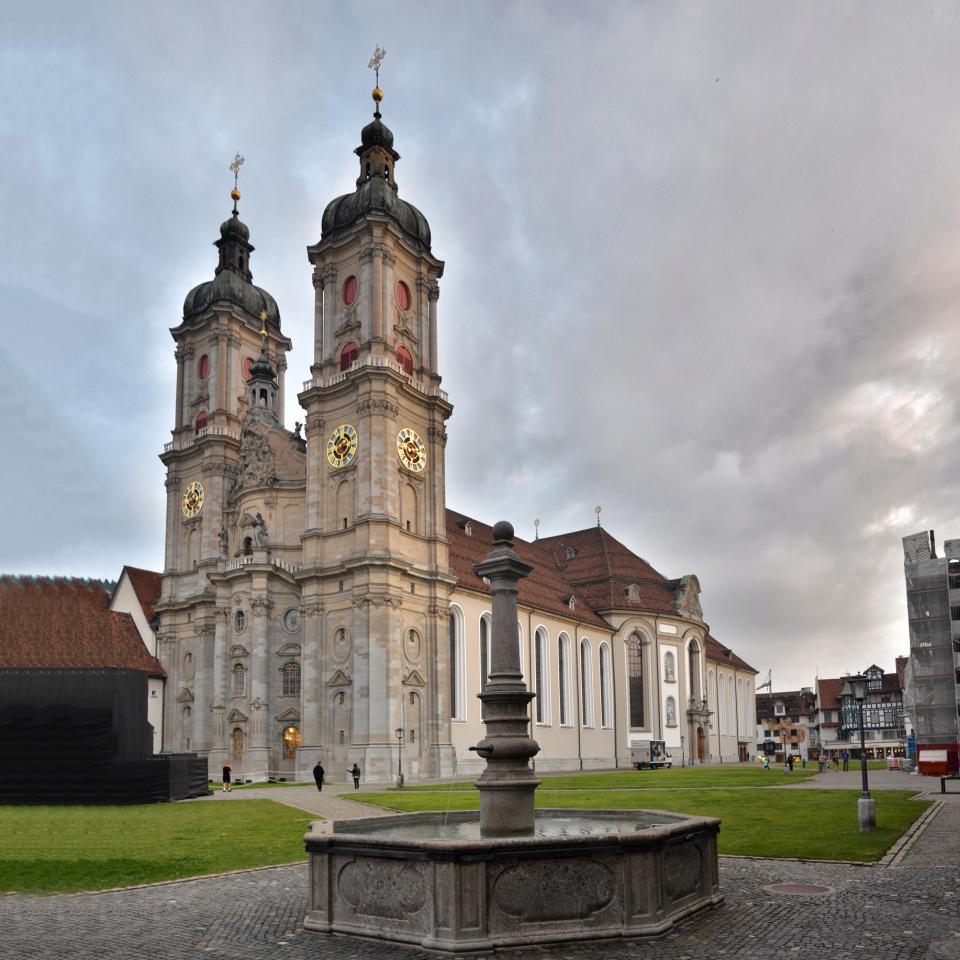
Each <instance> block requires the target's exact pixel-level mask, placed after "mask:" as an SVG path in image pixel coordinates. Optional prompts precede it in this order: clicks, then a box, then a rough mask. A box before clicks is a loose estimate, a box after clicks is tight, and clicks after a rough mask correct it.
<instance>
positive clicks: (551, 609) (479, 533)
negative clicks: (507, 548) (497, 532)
mask: <svg viewBox="0 0 960 960" xmlns="http://www.w3.org/2000/svg"><path fill="white" fill-rule="evenodd" d="M467 523H469V524H470V528H471V535H470V536H468V535H467V532H466V525H467ZM447 539H448V540H449V541H450V566H451V567H452V568H453V572H454V573H455V574H456V576H457V579H458V580H459V581H460V586H461V587H464V588H465V589H467V590H476V591H478V592H480V593H489V592H490V588H489V587H488V586H487V585H486V584H485V583H484V582H483V581H482V580H481V579H480V578H479V577H478V576H477V575H476V574H475V573H474V572H473V565H474V564H475V563H479V562H480V561H481V560H482V559H483V558H484V557H485V556H486V555H487V554H488V553H489V552H490V548H491V547H492V546H493V528H492V527H489V526H488V525H487V524H485V523H481V522H480V521H479V520H473V519H471V518H470V517H466V516H464V515H463V514H462V513H456V512H455V511H453V510H448V511H447ZM513 548H514V550H516V551H517V554H518V555H519V556H520V559H521V560H523V561H524V562H525V563H529V564H530V565H531V566H532V567H533V572H532V573H531V574H530V576H529V577H526V578H524V579H523V580H521V581H520V584H519V587H520V592H519V593H518V594H517V602H518V603H522V604H525V605H527V606H529V607H535V608H536V609H538V610H544V611H546V612H548V613H555V614H557V616H560V617H565V618H566V619H569V620H579V621H582V622H583V623H592V624H594V625H595V626H602V627H606V628H607V629H608V630H609V629H610V624H609V623H607V621H606V620H604V619H603V618H602V617H601V616H599V615H598V614H597V613H596V611H595V610H594V609H593V608H592V607H591V606H590V604H589V603H587V601H586V600H585V599H584V597H583V595H582V594H581V593H580V592H579V591H578V590H577V589H576V588H575V587H573V586H572V585H571V584H570V583H569V582H568V581H567V580H566V579H564V577H563V575H562V574H561V573H560V571H559V570H558V569H557V566H556V564H555V563H554V562H553V557H552V556H551V554H550V552H549V551H548V550H543V549H541V548H540V546H539V545H538V544H537V543H530V542H528V541H526V540H521V539H520V538H519V537H514V538H513ZM571 595H572V596H573V597H574V608H573V609H572V610H571V609H570V606H569V600H570V597H571Z"/></svg>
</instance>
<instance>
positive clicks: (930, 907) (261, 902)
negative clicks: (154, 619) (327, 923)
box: [0, 771, 960, 960]
mask: <svg viewBox="0 0 960 960" xmlns="http://www.w3.org/2000/svg"><path fill="white" fill-rule="evenodd" d="M881 772H882V771H881ZM904 779H909V780H910V781H911V782H913V783H916V782H917V778H904ZM919 785H920V786H930V787H932V788H933V789H936V790H939V781H933V782H932V783H927V782H925V781H922V782H920V784H919ZM798 786H799V785H798ZM843 786H848V784H847V783H846V782H844V784H843ZM878 788H879V784H878ZM267 794H268V795H269V797H270V799H273V800H284V801H285V802H291V801H294V800H295V801H296V805H298V806H299V805H301V804H303V805H306V804H307V803H309V804H310V806H309V807H307V806H304V808H305V809H311V810H314V805H316V809H315V810H314V812H318V813H319V812H321V810H322V809H330V810H331V811H332V810H333V804H334V803H338V804H339V803H343V804H348V805H349V806H350V807H354V806H355V805H354V804H353V803H352V802H351V801H349V800H346V801H338V800H337V798H336V797H334V796H333V795H332V794H328V793H327V790H326V789H325V790H324V793H323V795H318V794H316V791H315V790H314V791H312V794H311V791H309V790H306V789H305V788H304V790H302V791H301V789H300V788H278V789H265V790H250V791H247V790H244V791H235V792H234V793H233V795H232V796H231V795H227V796H222V797H219V796H218V797H212V798H210V799H209V800H207V801H201V802H232V801H234V800H238V799H242V798H243V795H246V796H248V797H253V796H257V795H267ZM284 794H288V795H290V799H287V798H286V797H284V796H282V795H284ZM301 794H302V796H301ZM937 799H938V800H939V799H941V798H940V797H939V795H938V796H937ZM943 799H944V800H945V802H943V803H942V804H940V806H939V812H938V813H937V815H936V816H935V817H933V818H932V819H931V820H929V821H928V823H927V826H926V827H925V829H924V830H923V831H922V832H921V833H920V834H918V835H917V837H916V838H915V840H914V842H913V843H912V844H911V845H910V846H909V847H908V848H907V850H906V853H905V855H904V856H903V857H902V859H899V860H898V861H897V862H896V865H895V866H889V867H882V866H869V867H866V866H850V865H845V864H822V863H793V862H789V861H774V860H741V859H737V858H733V857H724V858H721V866H720V874H721V885H722V889H723V892H724V894H725V895H726V902H725V903H724V904H723V905H722V906H721V907H719V908H718V909H716V910H713V911H710V912H709V913H706V914H701V915H700V916H698V917H693V918H691V919H690V920H688V921H686V922H685V923H683V924H682V925H681V926H680V927H679V928H678V929H676V930H675V931H674V932H672V933H670V934H668V935H667V936H665V937H663V938H661V939H658V940H652V941H643V942H633V943H631V942H612V943H610V942H608V943H603V944H595V945H592V946H587V945H584V946H577V945H564V946H558V947H556V948H539V949H525V950H517V951H511V952H508V953H507V954H506V955H507V956H511V957H524V958H526V957H537V958H539V960H575V958H584V960H601V958H603V960H606V958H611V960H620V958H624V960H626V958H630V960H637V958H640V957H642V958H644V960H716V958H726V957H730V958H731V960H732V958H733V957H736V958H737V960H774V958H776V960H782V958H784V957H786V958H790V957H794V956H795V957H798V958H806V957H808V956H811V957H815V958H816V960H859V958H863V960H951V958H953V960H960V800H956V799H954V800H951V799H950V798H949V797H947V798H943ZM328 804H329V805H330V806H329V807H328V806H327V805H328ZM365 809H367V810H369V808H365ZM336 815H337V816H343V815H344V814H343V813H339V812H338V813H337V814H336ZM784 829H789V825H785V827H784ZM788 882H800V883H819V884H826V885H828V886H829V887H830V888H831V892H830V893H829V894H827V895H825V896H816V897H811V896H806V897H801V896H781V895H775V894H773V893H770V892H769V891H767V890H766V889H765V887H766V886H767V885H768V884H772V883H788ZM306 900H307V872H306V867H305V866H304V865H303V864H299V865H294V866H289V867H271V868H269V869H266V870H258V871H252V872H246V873H240V874H233V875H230V876H224V877H216V878H213V879H209V880H189V881H184V882H180V883H170V884H160V885H156V886H151V887H144V888H140V889H131V890H123V891H118V892H113V893H99V894H72V895H63V896H54V897H27V896H20V895H9V896H0V958H2V960H54V958H56V960H62V958H64V957H68V958H70V960H129V958H134V957H140V956H149V957H157V958H163V960H167V958H169V960H197V958H198V957H211V958H224V960H226V958H230V960H236V958H243V960H380V958H396V960H414V958H419V957H425V956H430V955H428V954H424V953H423V952H422V951H419V950H415V949H412V948H408V947H401V946H387V945H384V944H378V943H371V942H366V941H362V940H355V939H352V938H344V937H331V936H325V935H320V934H311V933H306V932H305V931H303V930H302V929H301V926H302V920H303V915H304V911H305V908H306Z"/></svg>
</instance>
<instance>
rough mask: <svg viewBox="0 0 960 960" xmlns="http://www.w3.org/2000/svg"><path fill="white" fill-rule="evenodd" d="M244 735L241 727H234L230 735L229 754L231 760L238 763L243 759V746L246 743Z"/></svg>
mask: <svg viewBox="0 0 960 960" xmlns="http://www.w3.org/2000/svg"><path fill="white" fill-rule="evenodd" d="M246 739H247V738H246V737H245V736H244V735H243V729H242V728H241V727H234V728H233V733H232V734H231V736H230V746H231V750H230V752H231V754H232V756H233V762H234V763H239V762H240V761H241V760H243V748H244V746H245V744H246Z"/></svg>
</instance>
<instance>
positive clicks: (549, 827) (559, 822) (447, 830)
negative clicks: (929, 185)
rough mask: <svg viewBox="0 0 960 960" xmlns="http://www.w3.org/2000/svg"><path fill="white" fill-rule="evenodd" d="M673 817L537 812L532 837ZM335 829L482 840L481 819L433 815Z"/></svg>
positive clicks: (617, 828) (638, 825) (651, 823)
mask: <svg viewBox="0 0 960 960" xmlns="http://www.w3.org/2000/svg"><path fill="white" fill-rule="evenodd" d="M676 819H679V818H673V817H667V816H662V815H659V814H655V813H650V812H648V811H644V810H638V811H636V813H629V814H624V813H621V814H619V815H610V816H599V817H598V816H589V817H581V816H576V815H575V814H571V815H570V816H564V815H559V814H554V815H551V814H545V815H541V814H537V818H536V822H535V825H534V832H533V834H532V836H535V837H544V838H547V839H549V838H551V837H583V836H602V835H604V834H616V833H632V832H634V831H636V830H645V829H647V828H648V827H656V826H660V825H662V824H665V823H674V822H675V820H676ZM338 832H343V833H351V834H364V835H374V834H375V835H377V836H379V837H394V838H396V839H398V840H481V839H484V838H483V837H481V835H480V821H479V819H477V818H475V817H474V818H473V819H453V818H451V819H449V820H447V821H446V822H444V820H443V817H442V815H441V816H435V817H422V816H418V817H415V818H414V817H411V818H410V820H409V821H407V822H405V823H397V822H393V823H389V824H385V823H382V822H381V823H364V822H363V821H362V820H360V821H351V822H349V823H343V824H338Z"/></svg>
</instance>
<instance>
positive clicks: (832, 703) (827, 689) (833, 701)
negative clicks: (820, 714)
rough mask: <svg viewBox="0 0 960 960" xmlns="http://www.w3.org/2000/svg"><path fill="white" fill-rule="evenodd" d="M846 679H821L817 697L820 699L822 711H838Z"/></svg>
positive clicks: (819, 679) (818, 682) (818, 684)
mask: <svg viewBox="0 0 960 960" xmlns="http://www.w3.org/2000/svg"><path fill="white" fill-rule="evenodd" d="M845 680H846V678H845V677H819V678H818V679H817V695H818V696H819V697H820V709H821V710H836V709H837V706H838V701H839V699H840V691H841V690H842V689H843V684H844V682H845Z"/></svg>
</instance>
